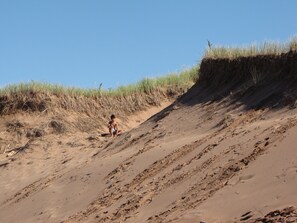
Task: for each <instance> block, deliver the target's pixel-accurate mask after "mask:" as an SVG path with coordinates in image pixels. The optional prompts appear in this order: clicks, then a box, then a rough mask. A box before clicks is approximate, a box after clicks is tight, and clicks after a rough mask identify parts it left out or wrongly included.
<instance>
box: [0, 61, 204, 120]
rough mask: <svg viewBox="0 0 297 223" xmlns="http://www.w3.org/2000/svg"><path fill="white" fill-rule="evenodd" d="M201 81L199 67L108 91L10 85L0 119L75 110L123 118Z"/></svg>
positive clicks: (2, 96) (2, 94)
mask: <svg viewBox="0 0 297 223" xmlns="http://www.w3.org/2000/svg"><path fill="white" fill-rule="evenodd" d="M197 79H198V66H195V67H193V68H191V69H187V70H183V71H181V72H180V73H177V74H169V75H167V76H163V77H158V78H145V79H143V80H141V81H139V82H138V83H136V84H130V85H127V86H120V87H118V88H116V89H109V90H105V89H102V88H101V86H100V87H99V88H97V89H83V88H72V87H65V86H62V85H55V84H46V83H39V82H34V81H32V82H29V83H21V84H16V85H9V86H6V87H4V88H2V89H0V115H1V114H2V115H5V114H11V113H15V112H16V111H18V110H23V111H40V112H44V111H55V112H56V111H59V110H60V109H63V110H72V111H76V112H83V113H86V114H90V115H92V116H100V118H106V117H109V115H110V113H117V111H119V113H120V114H121V115H125V114H129V113H131V112H135V111H139V110H141V109H144V108H145V107H147V106H148V105H158V104H160V102H161V101H162V100H164V98H174V97H176V96H178V95H181V94H182V93H184V92H185V91H186V90H187V89H189V88H190V87H191V86H192V85H193V84H194V83H195V82H196V81H197Z"/></svg>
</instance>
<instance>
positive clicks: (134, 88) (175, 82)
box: [0, 66, 198, 97]
mask: <svg viewBox="0 0 297 223" xmlns="http://www.w3.org/2000/svg"><path fill="white" fill-rule="evenodd" d="M197 79H198V66H195V67H193V68H190V69H186V70H183V71H181V72H180V73H177V74H168V75H166V76H162V77H158V78H145V79H143V80H141V81H139V82H138V83H136V84H130V85H126V86H120V87H118V88H116V89H109V90H106V89H103V88H101V86H100V87H99V88H97V89H96V88H89V89H88V88H76V87H65V86H63V85H58V84H48V83H40V82H35V81H31V82H29V83H19V84H14V85H8V86H6V87H4V88H1V89H0V96H5V95H11V94H26V93H28V92H42V93H50V94H55V95H68V96H84V97H110V96H112V97H119V96H128V95H130V94H135V93H137V94H139V93H145V94H148V93H151V92H153V91H155V90H161V91H167V92H169V93H170V92H175V91H177V90H178V91H179V90H180V89H182V90H185V89H187V88H189V87H190V86H192V85H193V83H195V82H196V81H197Z"/></svg>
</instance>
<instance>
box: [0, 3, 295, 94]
mask: <svg viewBox="0 0 297 223" xmlns="http://www.w3.org/2000/svg"><path fill="white" fill-rule="evenodd" d="M296 9H297V1H295V0H282V1H281V0H225V1H220V0H204V1H202V0H201V1H200V0H146V1H145V0H125V1H122V0H84V1H83V0H26V1H24V0H19V1H17V0H0V87H3V86H5V85H7V84H12V83H18V82H28V81H31V80H35V81H41V82H49V83H58V84H63V85H66V86H76V87H92V88H96V87H98V86H99V84H100V83H103V87H104V88H105V89H107V88H115V87H117V86H119V85H125V84H129V83H135V82H137V81H138V80H141V79H142V78H144V77H155V76H160V75H164V74H167V73H170V72H175V71H180V70H182V69H183V68H185V67H191V66H192V65H194V64H196V63H197V62H198V61H199V60H201V56H202V54H203V52H204V50H205V48H206V46H207V40H210V42H211V43H213V44H215V45H247V44H250V43H255V42H263V41H265V40H276V41H286V40H288V39H289V38H290V37H292V36H293V35H296V34H297V22H296V21H297V13H296Z"/></svg>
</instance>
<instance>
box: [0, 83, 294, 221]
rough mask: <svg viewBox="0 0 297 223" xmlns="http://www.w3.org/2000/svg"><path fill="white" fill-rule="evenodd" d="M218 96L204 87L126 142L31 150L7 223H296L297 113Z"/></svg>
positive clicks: (17, 177)
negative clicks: (275, 221) (271, 222)
mask: <svg viewBox="0 0 297 223" xmlns="http://www.w3.org/2000/svg"><path fill="white" fill-rule="evenodd" d="M270 87H271V86H270ZM208 93H209V92H207V91H205V89H204V88H203V86H194V88H193V89H191V90H190V91H189V93H187V94H186V95H185V96H184V97H182V98H181V99H180V100H178V101H177V102H175V103H174V104H173V105H171V106H169V107H168V108H166V109H165V110H163V111H162V112H160V113H158V114H156V115H155V116H153V117H151V118H150V119H149V120H148V121H146V122H145V123H143V124H141V125H140V126H138V127H136V128H134V129H133V130H131V131H128V132H126V133H125V134H123V135H122V136H120V137H118V138H116V139H109V138H108V139H106V138H96V139H94V138H89V136H90V134H89V133H79V134H75V133H74V132H68V133H65V134H54V133H53V135H54V136H56V137H57V138H58V139H56V138H53V137H50V136H51V135H49V136H44V137H41V139H38V140H36V141H33V142H31V143H30V145H29V146H28V149H26V150H25V152H21V153H19V154H17V155H15V156H13V157H16V158H15V159H16V160H15V161H13V162H10V163H9V164H8V165H3V166H2V167H0V168H1V169H0V171H1V177H0V178H1V180H0V186H1V190H2V193H1V195H0V216H1V222H20V221H21V222H61V221H63V222H175V223H186V222H256V219H258V222H264V220H263V221H261V219H260V218H263V219H264V218H266V219H272V218H276V217H277V216H272V215H271V216H270V215H268V216H266V217H265V215H266V214H268V213H269V212H271V211H275V210H280V212H279V213H289V214H288V216H286V215H285V214H283V216H282V217H283V218H284V219H287V220H288V219H291V220H292V222H296V221H297V220H296V219H297V216H296V215H295V214H296V211H295V210H294V208H293V209H292V211H289V212H288V211H287V212H286V211H284V210H283V209H284V208H287V207H291V206H295V207H296V206H297V194H296V185H297V152H296V142H297V141H296V138H297V137H296V136H297V110H296V108H295V107H294V106H291V107H290V105H288V106H281V107H277V108H270V107H268V106H262V107H261V108H259V107H258V109H257V110H255V109H252V105H253V104H257V103H260V102H261V101H264V100H265V97H266V95H265V94H261V95H262V96H261V97H260V96H259V95H257V94H255V95H249V96H248V99H249V100H245V102H243V100H234V98H232V95H226V96H225V97H221V98H220V99H219V100H212V99H213V98H214V97H213V96H214V95H212V94H208ZM246 101H248V102H246ZM37 118H38V117H37ZM35 121H36V120H35ZM134 123H137V122H136V121H135V122H134ZM1 129H5V126H4V124H2V126H1ZM2 134H4V133H2ZM5 134H7V132H5ZM1 137H2V136H1ZM24 143H25V142H24ZM2 156H3V155H2ZM290 210H291V209H290ZM279 216H280V215H279ZM294 216H295V217H294Z"/></svg>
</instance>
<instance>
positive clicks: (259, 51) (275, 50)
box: [204, 36, 297, 59]
mask: <svg viewBox="0 0 297 223" xmlns="http://www.w3.org/2000/svg"><path fill="white" fill-rule="evenodd" d="M289 51H297V36H296V37H293V38H291V40H290V41H288V42H287V43H279V42H264V43H262V44H253V45H251V46H248V47H223V46H215V47H209V48H208V49H206V51H205V53H204V58H205V59H222V58H225V59H236V58H239V57H253V56H259V55H280V54H282V53H288V52H289Z"/></svg>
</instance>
